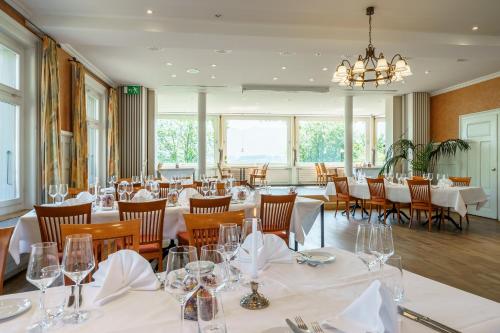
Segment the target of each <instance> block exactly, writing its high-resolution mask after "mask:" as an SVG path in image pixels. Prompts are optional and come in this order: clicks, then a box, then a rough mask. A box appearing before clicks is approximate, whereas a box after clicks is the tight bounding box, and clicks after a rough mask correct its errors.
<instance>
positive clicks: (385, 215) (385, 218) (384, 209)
mask: <svg viewBox="0 0 500 333" xmlns="http://www.w3.org/2000/svg"><path fill="white" fill-rule="evenodd" d="M382 212H383V213H384V224H387V214H386V208H385V206H382Z"/></svg>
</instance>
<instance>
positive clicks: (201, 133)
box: [198, 91, 207, 177]
mask: <svg viewBox="0 0 500 333" xmlns="http://www.w3.org/2000/svg"><path fill="white" fill-rule="evenodd" d="M206 173H207V93H206V92H204V91H200V92H198V177H201V175H205V174H206Z"/></svg>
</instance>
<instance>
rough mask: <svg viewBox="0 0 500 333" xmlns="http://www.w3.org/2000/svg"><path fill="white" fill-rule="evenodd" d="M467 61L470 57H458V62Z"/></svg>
mask: <svg viewBox="0 0 500 333" xmlns="http://www.w3.org/2000/svg"><path fill="white" fill-rule="evenodd" d="M466 61H469V59H465V58H458V59H457V62H466Z"/></svg>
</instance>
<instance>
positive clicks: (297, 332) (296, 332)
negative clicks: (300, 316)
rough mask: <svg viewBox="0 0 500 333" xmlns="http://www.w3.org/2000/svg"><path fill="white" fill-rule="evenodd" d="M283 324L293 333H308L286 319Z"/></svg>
mask: <svg viewBox="0 0 500 333" xmlns="http://www.w3.org/2000/svg"><path fill="white" fill-rule="evenodd" d="M285 322H286V324H287V325H288V327H290V329H291V330H292V331H293V333H307V332H309V331H305V330H301V329H300V328H299V327H298V326H297V325H295V323H294V322H293V321H291V320H290V319H288V318H286V319H285Z"/></svg>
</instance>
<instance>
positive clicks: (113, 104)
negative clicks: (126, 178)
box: [108, 88, 120, 178]
mask: <svg viewBox="0 0 500 333" xmlns="http://www.w3.org/2000/svg"><path fill="white" fill-rule="evenodd" d="M108 99H109V105H108V175H109V176H116V177H117V178H118V177H119V176H120V170H119V165H120V155H119V151H118V100H117V96H116V89H114V88H110V89H109V98H108Z"/></svg>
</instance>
